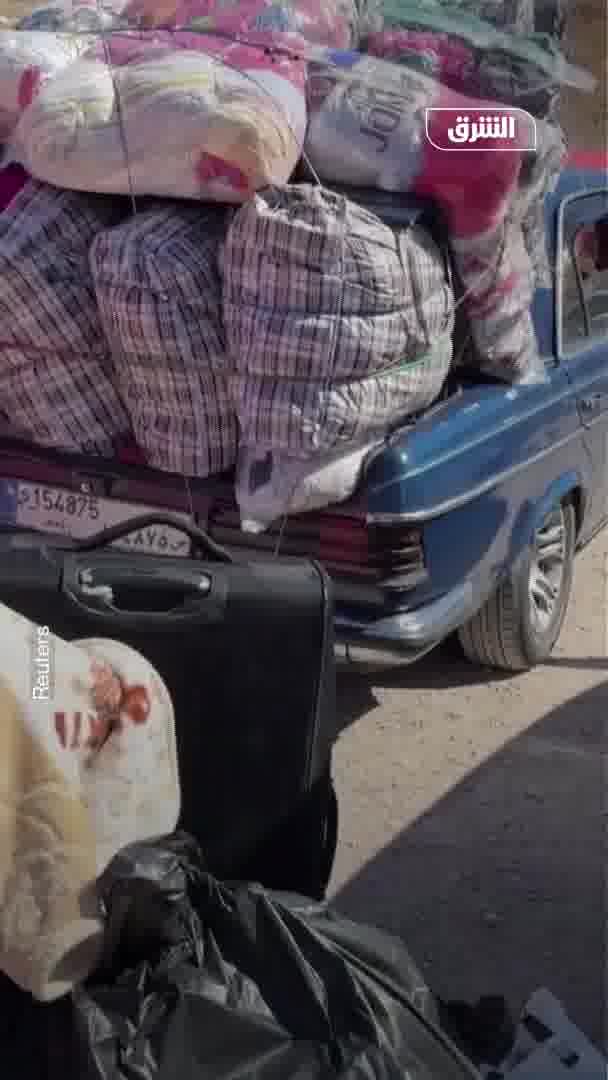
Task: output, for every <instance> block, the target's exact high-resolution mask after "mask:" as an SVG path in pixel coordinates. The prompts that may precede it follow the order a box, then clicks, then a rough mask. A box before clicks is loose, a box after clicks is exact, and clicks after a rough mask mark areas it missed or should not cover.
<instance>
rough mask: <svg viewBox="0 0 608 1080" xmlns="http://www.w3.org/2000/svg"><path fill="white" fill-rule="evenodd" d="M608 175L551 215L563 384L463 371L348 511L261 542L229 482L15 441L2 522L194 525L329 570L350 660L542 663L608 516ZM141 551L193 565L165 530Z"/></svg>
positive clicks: (7, 457)
mask: <svg viewBox="0 0 608 1080" xmlns="http://www.w3.org/2000/svg"><path fill="white" fill-rule="evenodd" d="M606 166H607V162H606V161H605V160H602V159H600V158H599V157H594V156H593V155H587V156H584V155H579V156H578V157H576V156H575V157H574V158H573V159H571V161H570V163H569V165H568V167H567V169H566V170H565V171H564V172H563V174H562V176H561V179H560V182H559V185H558V187H557V190H556V191H555V193H554V194H553V195H552V196H551V198H550V199H549V200H548V204H547V208H546V220H547V235H548V244H549V249H550V252H551V259H552V265H553V267H554V271H555V274H554V281H555V287H554V288H553V289H552V290H542V291H539V292H538V293H537V296H536V301H535V312H534V315H535V321H536V327H537V334H538V339H539V343H540V346H541V351H542V355H543V357H544V359H545V364H546V376H547V377H546V381H544V382H540V383H537V384H533V385H528V386H520V387H510V386H507V385H505V384H499V383H497V382H496V383H491V382H489V381H484V382H481V381H480V379H479V377H478V376H475V375H473V374H467V371H466V369H464V368H463V369H459V370H455V371H454V373H453V376H452V378H451V380H450V385H449V386H448V387H447V388H446V393H445V394H444V396H443V398H442V400H441V401H440V402H439V403H438V404H437V405H436V406H435V407H434V408H433V409H432V410H431V411H429V412H428V413H426V414H425V415H424V416H423V417H421V418H419V419H418V420H417V421H416V423H415V424H412V425H409V426H406V427H404V428H403V427H402V428H401V429H399V430H398V431H396V432H394V433H393V434H391V435H390V436H389V437H387V439H386V440H385V442H384V444H383V445H382V446H381V447H379V448H378V450H377V451H376V452H374V453H373V454H372V455H371V457H370V459H369V460H368V462H367V464H366V467H365V470H364V473H363V476H362V478H361V482H360V485H359V488H358V490H357V493H356V495H355V497H354V498H353V499H352V500H351V501H349V503H348V504H342V505H341V506H336V507H332V508H331V509H330V510H329V511H326V512H323V513H316V514H303V515H300V516H295V517H293V518H290V519H289V520H288V521H287V522H286V523H285V522H284V523H282V524H281V525H280V526H278V527H277V529H274V530H271V531H270V532H268V533H265V534H262V535H260V536H255V537H252V536H249V535H246V534H244V533H242V532H240V530H239V518H238V513H237V509H236V506H235V504H234V500H233V497H232V495H231V491H232V485H231V484H229V483H228V482H227V480H226V478H218V479H214V480H212V481H204V482H197V481H194V480H193V481H191V482H186V481H184V480H183V478H177V477H172V476H166V475H161V474H159V473H155V472H153V471H152V470H150V469H148V468H146V467H144V466H142V465H141V464H128V463H124V462H122V463H120V464H117V465H116V466H115V467H114V466H111V467H110V466H108V465H107V463H104V462H101V461H100V462H98V463H92V462H91V461H90V459H89V460H84V459H80V458H76V457H69V458H68V457H66V456H65V455H60V454H57V453H54V452H53V453H52V452H50V451H41V450H36V449H34V448H32V447H28V448H27V451H25V449H24V447H23V445H22V444H21V443H19V441H18V440H17V441H15V440H14V439H10V438H6V439H4V440H3V441H2V442H0V477H2V478H3V479H2V480H0V523H2V524H4V526H5V527H8V528H14V527H15V525H17V526H19V527H21V528H36V529H41V530H44V531H45V532H54V531H56V532H67V533H71V534H72V535H85V534H86V532H87V530H88V532H91V531H94V530H96V529H98V528H99V527H100V526H105V525H110V524H115V523H116V522H117V521H119V520H121V519H125V518H128V517H130V516H133V515H137V513H138V512H140V511H141V512H148V511H149V510H150V509H151V508H152V509H158V508H162V509H164V510H165V511H166V510H171V511H174V512H177V513H185V514H193V515H194V516H195V517H196V518H197V520H198V522H199V524H201V525H203V527H205V528H206V529H207V531H208V532H209V533H210V534H211V536H213V537H214V538H215V539H216V540H218V541H220V542H221V543H223V544H225V545H227V546H230V547H232V548H233V549H235V550H236V551H241V552H242V554H243V555H244V556H246V557H248V558H251V557H253V558H267V557H269V556H270V555H276V554H277V553H278V554H279V555H282V556H285V557H290V556H303V555H306V556H311V557H314V558H317V559H318V560H320V561H321V562H323V563H324V564H325V565H326V567H327V568H328V570H329V571H330V573H331V575H332V577H333V579H334V582H335V593H336V601H337V617H336V636H337V641H338V643H339V645H341V646H345V647H347V648H348V650H349V652H350V654H351V655H358V654H359V653H360V652H361V651H363V653H364V654H365V655H368V656H369V655H373V654H378V653H381V654H382V655H383V656H388V657H389V658H393V659H401V660H407V661H413V660H416V659H417V658H418V657H421V656H423V655H424V654H425V653H426V652H428V651H429V650H431V649H432V648H433V647H434V646H436V645H437V644H438V643H439V642H441V641H442V640H443V639H445V638H446V637H447V636H449V635H451V634H452V633H453V632H454V631H457V632H458V635H459V637H460V641H461V643H462V646H463V648H464V651H465V653H466V655H467V656H468V657H469V658H470V659H471V660H472V661H474V662H476V663H481V664H483V665H488V666H491V667H496V668H502V669H505V670H508V671H518V670H523V669H526V668H528V667H531V666H533V665H535V664H538V663H539V662H541V661H543V660H544V659H545V658H546V657H547V656H548V655H549V654H550V652H551V650H552V648H553V646H554V644H555V642H556V640H557V638H558V635H559V632H560V629H561V626H562V622H563V619H564V616H565V613H566V609H567V606H568V601H569V597H570V593H571V589H572V584H573V564H574V558H575V554H576V552H577V551H578V550H579V549H580V548H581V547H582V546H583V545H585V544H586V543H587V542H588V541H589V540H590V539H591V538H592V537H593V535H594V534H595V533H596V532H597V531H598V530H599V529H600V528H601V527H602V525H603V524H604V523H605V522H606V520H607V518H608V473H607V464H608V462H607V448H608V273H606V270H605V269H604V267H608V257H607V256H608V252H607V251H606V247H607V245H606V231H607V230H606V226H607V223H608V170H607V167H606ZM579 252H586V253H588V252H591V253H595V254H594V255H593V257H592V258H591V260H590V258H589V255H588V254H586V255H585V259H584V260H583V259H582V257H581V259H580V260H579ZM183 543H184V544H185V540H183ZM131 546H132V547H134V548H135V549H139V550H142V551H152V552H155V553H158V552H159V551H164V553H166V554H170V553H173V554H176V555H177V554H186V553H187V551H186V549H185V548H182V549H181V550H179V541H175V536H174V533H173V532H172V531H171V530H170V529H169V530H167V528H166V527H160V528H159V529H155V530H152V531H150V530H149V529H148V530H147V531H146V530H142V531H140V532H138V533H137V534H134V538H132V541H131Z"/></svg>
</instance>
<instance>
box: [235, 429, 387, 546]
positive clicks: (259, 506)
mask: <svg viewBox="0 0 608 1080" xmlns="http://www.w3.org/2000/svg"><path fill="white" fill-rule="evenodd" d="M374 446H375V443H366V444H365V445H363V446H352V447H350V448H349V449H340V450H338V451H335V452H334V453H329V454H323V455H319V454H315V455H314V456H313V457H304V458H303V457H296V456H295V455H293V454H285V453H281V452H277V451H273V450H268V449H264V447H256V446H245V445H242V446H241V447H240V448H239V457H238V465H237V474H236V498H237V503H238V506H239V510H240V513H241V528H242V529H243V531H244V532H250V533H259V532H263V531H264V530H265V529H267V528H268V527H269V526H270V525H272V524H273V522H275V521H278V520H279V519H280V518H282V517H284V516H285V515H287V514H301V513H306V512H310V511H313V510H321V509H323V508H324V507H326V506H333V505H334V504H335V503H341V502H344V501H345V500H346V499H349V498H350V497H351V495H352V494H353V492H354V491H355V488H356V487H357V483H358V481H359V478H360V476H361V471H362V469H363V466H364V464H365V461H366V459H367V457H368V455H369V454H370V453H371V451H372V450H373V449H374Z"/></svg>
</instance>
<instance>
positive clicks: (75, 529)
mask: <svg viewBox="0 0 608 1080" xmlns="http://www.w3.org/2000/svg"><path fill="white" fill-rule="evenodd" d="M15 484H16V485H17V488H18V495H17V508H16V515H15V524H17V525H19V526H21V527H22V528H26V529H36V530H39V531H40V532H48V533H60V534H61V535H63V536H70V537H73V538H74V539H76V540H82V539H85V538H86V537H89V536H91V535H92V534H93V533H96V532H99V531H100V530H101V529H108V528H110V527H111V526H112V525H119V524H121V523H122V522H124V521H128V520H129V518H133V517H139V516H140V515H141V514H150V513H154V512H155V511H157V512H158V511H159V507H155V506H142V505H140V504H138V503H126V502H120V501H119V500H117V499H105V498H98V497H97V496H96V495H84V494H80V493H79V492H75V491H69V490H67V489H66V488H57V487H48V486H46V485H42V484H30V483H24V482H23V481H15ZM161 512H162V511H161ZM179 516H181V517H183V518H184V521H186V520H188V518H187V515H186V514H182V515H179ZM114 546H115V547H119V548H122V549H123V550H126V551H139V552H141V553H143V554H147V555H171V556H173V557H175V556H187V555H189V554H190V540H189V538H188V537H187V536H185V535H184V534H183V533H180V532H179V531H178V530H177V529H173V528H172V527H171V526H170V525H149V526H147V528H145V529H138V530H137V531H136V532H134V533H130V534H129V536H126V537H125V538H124V539H123V540H117V541H116V542H115V544H114Z"/></svg>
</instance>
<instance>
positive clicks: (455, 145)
mask: <svg viewBox="0 0 608 1080" xmlns="http://www.w3.org/2000/svg"><path fill="white" fill-rule="evenodd" d="M425 120H426V137H427V139H428V140H429V142H430V143H431V145H432V146H434V147H435V149H437V150H475V151H477V152H479V151H480V150H487V151H488V152H489V151H491V150H493V151H496V152H498V153H501V152H502V153H504V152H505V151H509V150H510V151H511V152H514V151H519V152H520V153H521V151H523V150H536V121H535V119H534V117H533V116H531V115H530V113H528V112H526V110H525V109H516V108H507V107H504V108H503V107H501V106H494V107H491V106H489V107H488V108H487V109H474V110H473V111H471V112H468V113H465V112H463V111H462V110H461V109H440V108H438V109H433V108H431V109H427V110H426V118H425Z"/></svg>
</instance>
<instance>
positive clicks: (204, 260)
mask: <svg viewBox="0 0 608 1080" xmlns="http://www.w3.org/2000/svg"><path fill="white" fill-rule="evenodd" d="M224 230H225V214H224V212H223V211H221V210H220V209H219V208H215V207H207V208H204V209H203V208H201V207H198V206H184V205H179V204H173V203H171V204H161V205H159V206H156V207H154V208H152V209H149V210H147V211H146V212H143V213H140V214H137V215H136V216H135V217H133V218H132V219H130V220H129V221H128V222H126V223H125V224H123V225H120V226H119V227H118V228H116V229H111V230H109V231H107V232H105V233H102V234H100V235H99V236H98V237H97V239H96V240H95V242H94V243H93V245H92V248H91V255H90V261H91V269H92V272H93V277H94V280H95V287H96V291H97V298H98V303H99V310H100V314H101V319H102V322H103V325H104V328H105V332H106V336H107V338H108V340H109V342H110V345H111V348H112V353H113V358H114V367H115V371H116V379H117V385H118V386H119V388H120V391H121V394H122V397H123V399H124V401H125V404H126V407H127V409H128V411H129V415H130V417H131V421H132V425H133V430H134V433H135V438H136V440H137V442H138V444H139V446H140V447H141V448H142V449H143V450H144V451H145V453H146V456H147V459H148V461H149V463H150V464H151V465H153V466H155V467H156V468H158V469H163V470H167V471H169V472H175V473H180V474H183V475H187V476H198V477H204V476H208V475H210V474H212V473H218V472H222V471H224V470H225V469H228V468H229V467H231V466H232V465H233V464H234V462H235V460H236V446H237V423H236V416H235V414H234V410H233V408H232V406H231V404H230V400H229V396H228V383H227V377H226V353H225V345H224V337H223V331H222V325H221V292H220V280H219V274H218V269H217V252H218V246H219V244H220V242H221V239H222V238H223V235H224Z"/></svg>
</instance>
